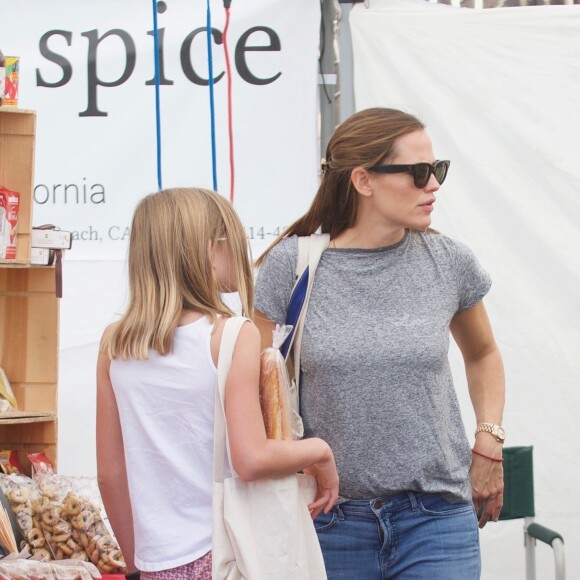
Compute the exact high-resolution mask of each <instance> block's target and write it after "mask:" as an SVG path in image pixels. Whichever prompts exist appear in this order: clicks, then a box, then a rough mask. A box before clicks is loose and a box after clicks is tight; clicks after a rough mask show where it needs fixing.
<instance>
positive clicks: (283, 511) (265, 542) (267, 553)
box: [212, 317, 326, 580]
mask: <svg viewBox="0 0 580 580" xmlns="http://www.w3.org/2000/svg"><path fill="white" fill-rule="evenodd" d="M246 320H247V319H246V318H243V317H233V318H229V319H228V320H227V321H226V323H225V327H224V331H223V335H222V340H221V345H220V352H219V361H218V387H217V389H216V404H215V425H214V467H213V470H214V479H213V480H214V483H213V534H212V577H213V580H326V570H325V568H324V560H323V558H322V552H321V550H320V544H319V543H318V538H317V536H316V531H315V530H314V525H313V523H312V519H311V517H310V513H309V511H308V507H307V506H308V503H310V502H311V501H313V500H314V497H315V495H316V482H315V480H314V478H313V477H312V476H308V475H303V474H298V473H296V474H293V475H290V476H287V477H283V478H280V479H264V480H259V481H252V482H244V481H242V480H241V479H239V478H238V477H237V475H236V473H235V471H234V469H233V468H232V465H231V457H230V451H229V444H228V440H227V427H226V422H225V412H224V395H225V385H226V379H227V375H228V371H229V368H230V364H231V360H232V354H233V351H234V346H235V343H236V339H237V337H238V334H239V331H240V328H241V327H242V325H243V324H244V322H245V321H246ZM226 461H227V462H228V464H229V466H230V470H231V473H232V474H233V475H232V477H227V478H224V471H225V470H224V466H225V462H226Z"/></svg>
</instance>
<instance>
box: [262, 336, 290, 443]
mask: <svg viewBox="0 0 580 580" xmlns="http://www.w3.org/2000/svg"><path fill="white" fill-rule="evenodd" d="M291 331H292V326H284V325H280V324H277V325H276V329H275V330H274V331H273V332H272V346H271V347H269V348H266V349H264V351H263V352H262V355H261V357H260V405H261V407H262V416H263V417H264V424H265V426H266V436H267V437H268V439H282V440H290V439H292V421H291V418H292V408H291V400H290V379H289V377H288V370H287V369H286V362H285V360H284V357H283V356H282V353H281V352H280V347H281V346H282V344H284V341H285V340H286V338H287V336H288V335H289V334H290V332H291Z"/></svg>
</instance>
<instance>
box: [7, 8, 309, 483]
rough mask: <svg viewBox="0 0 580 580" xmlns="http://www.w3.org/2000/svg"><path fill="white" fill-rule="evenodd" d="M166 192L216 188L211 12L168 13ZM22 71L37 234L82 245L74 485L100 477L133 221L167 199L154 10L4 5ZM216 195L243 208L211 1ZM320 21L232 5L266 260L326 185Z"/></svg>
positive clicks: (238, 102)
mask: <svg viewBox="0 0 580 580" xmlns="http://www.w3.org/2000/svg"><path fill="white" fill-rule="evenodd" d="M157 7H158V13H157V23H158V30H159V36H158V38H159V46H160V50H159V60H160V71H161V74H160V80H161V86H160V117H161V153H162V163H161V170H162V172H161V173H162V186H163V187H172V186H202V187H208V188H213V175H212V174H213V171H212V169H213V165H212V140H211V130H210V129H211V123H210V119H211V115H210V112H211V111H210V91H209V88H208V78H209V70H208V49H207V34H206V26H207V13H206V1H205V0H166V1H159V2H157ZM0 14H2V17H1V18H0V45H1V48H2V51H3V52H4V54H7V55H14V56H19V57H20V58H21V61H20V99H19V106H20V108H28V109H34V110H36V111H37V143H36V176H35V199H36V203H35V205H34V220H33V221H34V224H35V225H40V224H44V223H52V224H56V225H57V226H59V227H61V228H62V229H66V230H72V231H73V232H74V236H75V241H74V242H73V247H72V249H71V250H69V251H67V252H66V256H65V259H64V263H63V276H64V289H63V299H62V301H61V332H60V346H61V350H60V378H59V397H58V399H59V445H58V454H59V471H60V472H61V473H65V474H71V475H94V474H95V459H94V458H95V440H94V430H95V425H94V421H95V406H94V401H95V363H96V357H97V350H98V340H99V338H100V336H101V333H102V331H103V329H104V327H105V326H106V325H107V324H108V323H109V322H110V321H111V320H113V318H114V316H115V313H118V312H120V311H121V310H122V309H123V308H124V303H125V299H126V284H125V262H124V259H125V256H126V250H127V241H128V228H129V224H130V219H131V215H132V212H133V209H134V207H135V205H136V203H137V202H138V200H139V199H140V198H141V197H143V196H144V195H146V194H148V193H150V192H153V191H156V190H157V189H158V182H157V161H156V157H157V148H156V115H155V110H156V107H155V87H154V86H153V82H152V81H153V78H154V56H155V51H154V42H153V34H152V31H153V28H154V25H153V3H152V2H148V1H146V0H139V1H137V0H122V1H118V0H100V1H99V2H91V1H89V0H75V1H73V0H28V1H27V2H14V1H9V0H0ZM210 17H211V26H212V29H213V33H212V45H211V46H212V51H211V53H212V62H213V67H212V68H213V75H214V79H215V84H214V87H213V89H214V105H215V143H216V149H215V150H216V160H217V164H216V165H217V172H216V173H217V189H218V191H219V192H220V193H221V194H222V195H224V196H225V197H229V196H230V161H229V158H230V152H229V139H228V98H227V93H228V91H227V88H228V86H227V76H226V62H225V51H224V43H223V32H224V25H225V10H224V7H223V4H222V2H219V1H217V0H212V1H211V14H210ZM319 27H320V5H319V3H318V2H312V1H311V0H292V2H288V1H287V0H251V1H248V0H244V1H241V0H233V1H232V2H231V20H230V26H229V29H228V32H227V37H226V40H227V45H228V51H229V55H230V64H231V81H232V113H233V114H232V118H233V145H234V148H233V150H234V206H235V208H236V209H237V210H238V212H239V214H240V216H241V218H242V221H243V222H244V224H245V226H246V231H247V233H248V236H249V238H250V239H251V240H252V249H253V253H254V256H257V255H258V253H260V252H261V251H262V250H263V249H265V247H266V246H267V245H268V244H269V243H270V242H271V241H272V240H273V239H274V237H275V236H276V235H277V234H278V233H279V232H280V230H281V229H282V228H283V227H284V226H286V225H289V224H290V223H291V222H292V221H293V220H294V219H296V218H297V217H298V216H299V215H301V214H302V213H303V212H304V211H305V209H306V208H307V207H308V205H309V204H310V202H311V200H312V197H313V196H314V193H315V190H316V187H317V184H318V168H319V160H320V149H319V138H318V133H317V127H318V85H317V82H318V62H317V61H318V37H319Z"/></svg>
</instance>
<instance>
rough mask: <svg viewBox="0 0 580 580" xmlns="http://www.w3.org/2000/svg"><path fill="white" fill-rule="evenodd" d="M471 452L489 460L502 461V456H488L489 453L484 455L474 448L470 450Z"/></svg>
mask: <svg viewBox="0 0 580 580" xmlns="http://www.w3.org/2000/svg"><path fill="white" fill-rule="evenodd" d="M471 453H475V455H479V456H480V457H485V458H486V459H490V460H491V461H497V462H498V463H503V458H502V457H499V458H498V457H490V456H489V455H484V454H483V453H480V452H479V451H476V450H475V449H472V450H471Z"/></svg>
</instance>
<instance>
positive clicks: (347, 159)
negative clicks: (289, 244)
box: [256, 107, 425, 266]
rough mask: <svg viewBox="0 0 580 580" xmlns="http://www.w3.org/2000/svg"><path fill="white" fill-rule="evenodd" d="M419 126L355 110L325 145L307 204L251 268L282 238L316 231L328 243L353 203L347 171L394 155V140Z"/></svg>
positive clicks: (395, 113) (349, 222) (398, 116)
mask: <svg viewBox="0 0 580 580" xmlns="http://www.w3.org/2000/svg"><path fill="white" fill-rule="evenodd" d="M424 128H425V125H424V124H423V123H422V122H421V121H420V120H419V119H417V118H416V117H414V116H413V115H410V114H408V113H405V112H404V111H399V110H398V109H388V108H385V107H374V108H371V109H365V110H363V111H359V112H358V113H355V114H354V115H351V116H350V117H349V118H348V119H346V120H345V121H344V122H343V123H341V124H340V125H339V126H338V127H337V128H336V130H335V131H334V133H333V135H332V137H331V138H330V140H329V142H328V145H327V147H326V165H325V168H324V172H323V175H322V181H321V183H320V187H319V188H318V192H317V193H316V196H315V197H314V200H313V202H312V205H311V206H310V208H309V209H308V211H307V212H306V213H305V214H304V215H303V216H302V217H300V218H299V219H298V220H296V221H295V222H294V223H293V224H292V225H291V226H289V227H288V228H286V230H285V231H284V232H282V234H281V235H280V236H279V237H278V238H276V239H275V240H274V241H273V242H272V244H271V245H270V246H269V247H268V248H267V249H266V250H265V251H264V253H263V254H262V255H261V256H260V257H259V258H258V260H257V261H256V265H257V266H259V265H260V264H261V263H262V262H263V261H264V258H265V257H266V255H267V254H268V252H269V251H270V250H271V249H272V248H273V247H274V246H276V245H277V244H278V243H279V242H280V240H282V239H283V238H285V237H289V236H293V235H298V236H309V235H310V234H313V233H315V232H316V230H317V229H318V228H320V229H321V231H322V233H329V234H330V237H331V239H333V238H336V237H337V236H338V235H339V234H340V233H341V232H343V231H344V230H346V229H348V228H350V227H352V226H353V225H354V224H355V222H356V218H357V213H358V203H359V196H358V194H357V191H356V189H355V187H354V185H353V184H352V181H351V173H352V170H353V169H354V168H355V167H364V168H369V167H372V166H373V165H377V164H379V163H381V162H382V161H385V160H387V159H389V158H392V157H394V156H395V154H396V148H397V139H399V137H402V136H403V135H407V134H408V133H412V132H413V131H416V130H418V129H424Z"/></svg>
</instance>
